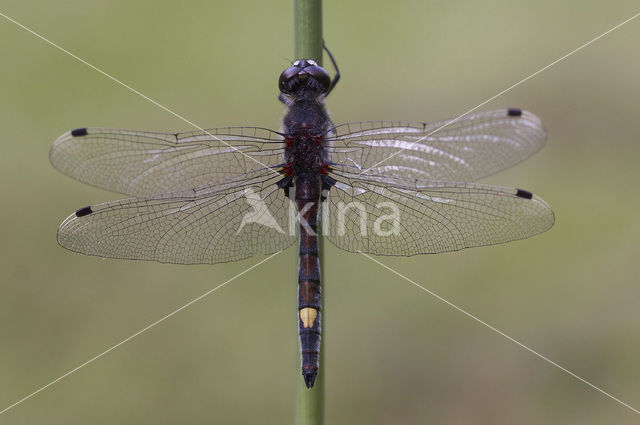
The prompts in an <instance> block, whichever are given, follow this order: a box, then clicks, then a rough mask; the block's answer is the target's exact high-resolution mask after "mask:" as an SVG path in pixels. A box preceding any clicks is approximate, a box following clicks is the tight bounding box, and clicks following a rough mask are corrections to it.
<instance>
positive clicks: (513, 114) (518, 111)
mask: <svg viewBox="0 0 640 425" xmlns="http://www.w3.org/2000/svg"><path fill="white" fill-rule="evenodd" d="M507 115H509V116H510V117H519V116H520V115H522V109H519V108H509V109H507Z"/></svg>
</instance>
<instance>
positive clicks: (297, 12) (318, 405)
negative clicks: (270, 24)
mask: <svg viewBox="0 0 640 425" xmlns="http://www.w3.org/2000/svg"><path fill="white" fill-rule="evenodd" d="M293 3H294V6H293V7H294V33H295V58H296V59H313V60H315V61H316V62H317V63H318V65H320V66H322V0H294V2H293ZM320 229H322V223H321V222H320V221H318V231H320ZM318 233H320V232H318ZM323 247H324V237H322V236H321V235H319V237H318V254H319V257H320V273H321V280H322V281H321V282H320V286H321V288H322V292H323V296H322V299H323V303H322V304H323V305H322V308H321V309H320V311H321V320H322V321H323V324H322V328H321V329H322V335H321V340H320V341H321V342H320V368H319V370H318V376H317V377H316V381H315V385H314V386H313V388H311V389H308V388H307V387H306V386H305V384H304V380H303V379H302V376H301V375H300V354H299V353H298V364H297V367H296V370H297V374H296V385H295V386H296V412H295V424H296V425H322V424H323V423H324V369H325V364H324V351H325V349H324V348H325V346H326V340H325V337H324V322H325V320H324V316H325V308H324V305H325V304H326V303H325V302H324V299H326V296H327V295H326V291H325V287H324V249H323ZM297 277H298V274H297V267H296V283H297V281H298V280H297ZM296 337H297V335H296ZM298 343H299V342H298ZM298 351H299V350H298Z"/></svg>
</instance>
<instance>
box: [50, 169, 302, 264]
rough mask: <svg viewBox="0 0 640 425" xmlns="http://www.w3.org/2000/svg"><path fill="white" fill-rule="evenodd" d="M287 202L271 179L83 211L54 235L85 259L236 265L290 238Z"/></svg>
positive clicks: (287, 242)
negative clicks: (99, 258) (238, 261)
mask: <svg viewBox="0 0 640 425" xmlns="http://www.w3.org/2000/svg"><path fill="white" fill-rule="evenodd" d="M290 207H291V203H290V202H289V200H288V198H286V197H285V196H284V192H283V191H282V189H280V188H279V187H278V186H277V185H276V184H274V183H273V182H264V183H255V184H248V185H245V186H243V185H239V184H238V185H235V186H234V185H228V187H226V188H223V189H220V188H218V189H215V190H202V191H186V192H183V193H172V194H165V195H160V196H154V197H145V198H130V199H124V200H120V201H114V202H108V203H104V204H99V205H94V206H91V207H85V208H82V209H80V210H78V211H77V212H75V213H74V214H72V215H71V216H69V217H68V218H67V219H66V220H65V221H64V222H63V223H62V224H61V225H60V229H59V230H58V242H59V243H60V245H62V246H63V247H65V248H67V249H69V250H71V251H76V252H81V253H83V254H88V255H96V256H100V257H110V258H127V259H135V260H154V261H159V262H161V263H179V264H201V263H208V264H214V263H222V262H227V261H236V260H240V259H243V258H247V257H250V256H252V255H256V254H270V253H274V252H277V251H280V250H283V249H285V248H287V247H289V246H290V245H292V244H293V243H294V242H296V241H297V234H296V233H295V227H293V228H292V229H291V230H290V229H289V228H287V227H284V226H286V225H287V217H288V211H289V208H290Z"/></svg>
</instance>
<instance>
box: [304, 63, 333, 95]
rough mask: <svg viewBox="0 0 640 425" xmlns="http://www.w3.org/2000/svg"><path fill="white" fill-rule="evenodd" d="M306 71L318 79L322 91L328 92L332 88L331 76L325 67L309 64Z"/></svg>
mask: <svg viewBox="0 0 640 425" xmlns="http://www.w3.org/2000/svg"><path fill="white" fill-rule="evenodd" d="M304 72H306V73H307V74H309V75H310V76H311V77H312V78H313V79H314V80H316V81H317V82H318V83H320V85H321V86H322V92H323V93H326V92H328V91H329V88H331V77H329V74H328V73H327V71H325V70H324V68H321V67H319V66H317V65H315V66H307V67H306V68H305V69H304Z"/></svg>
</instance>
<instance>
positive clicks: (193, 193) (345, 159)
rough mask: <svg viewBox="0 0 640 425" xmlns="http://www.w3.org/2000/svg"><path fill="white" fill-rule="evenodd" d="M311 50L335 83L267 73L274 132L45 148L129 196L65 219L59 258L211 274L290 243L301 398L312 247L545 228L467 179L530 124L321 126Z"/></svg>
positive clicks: (317, 280)
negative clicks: (68, 255) (74, 255)
mask: <svg viewBox="0 0 640 425" xmlns="http://www.w3.org/2000/svg"><path fill="white" fill-rule="evenodd" d="M325 51H326V52H327V54H328V56H329V58H330V60H331V62H332V65H333V67H334V69H335V74H334V76H333V78H331V76H330V75H329V73H328V72H327V71H326V70H325V69H324V68H322V67H321V66H319V65H318V63H316V62H315V61H314V60H311V59H303V60H296V61H295V62H293V63H292V64H291V66H289V67H287V68H286V69H285V70H284V71H283V72H282V73H281V75H280V78H279V82H278V85H279V91H280V93H279V100H280V101H281V102H282V103H284V104H285V106H286V113H285V116H284V118H283V121H282V127H281V129H280V130H279V131H274V130H270V129H266V128H260V127H223V128H213V129H207V130H203V131H200V130H198V131H191V132H184V133H162V132H150V131H136V130H121V129H113V128H77V129H75V130H72V131H69V132H67V133H65V134H63V135H62V136H60V137H59V138H58V139H57V140H56V141H55V142H54V144H53V146H52V148H51V152H50V160H51V163H52V164H53V166H54V167H55V168H57V169H58V170H60V171H61V172H63V173H64V174H67V175H69V176H71V177H73V178H75V179H77V180H80V181H82V182H85V183H88V184H91V185H94V186H97V187H100V188H104V189H108V190H111V191H114V192H118V193H121V194H125V195H127V196H129V197H128V198H126V199H122V200H117V201H112V202H106V203H102V204H97V205H91V206H87V207H84V208H81V209H79V210H77V211H76V212H74V213H73V214H71V215H70V216H69V217H67V218H66V219H65V220H64V221H63V222H62V224H61V225H60V228H59V230H58V234H57V239H58V242H59V244H60V245H62V246H63V247H64V248H66V249H69V250H71V251H75V252H79V253H83V254H88V255H95V256H99V257H106V258H122V259H135V260H151V261H157V262H161V263H176V264H216V263H224V262H229V261H237V260H241V259H244V258H248V257H251V256H254V255H260V254H265V255H268V254H274V253H277V252H279V251H282V250H284V249H286V248H288V247H290V246H292V245H294V244H296V243H297V244H298V246H299V266H298V333H299V338H300V347H299V348H300V352H301V372H302V377H303V379H304V383H305V385H306V387H307V388H311V387H313V385H314V383H315V380H316V376H317V373H318V368H319V367H320V364H319V353H320V346H321V323H322V320H321V314H322V312H321V307H322V288H321V281H322V279H321V270H320V259H319V250H318V238H319V237H320V236H323V237H326V238H327V239H328V240H329V241H330V242H331V243H332V244H333V245H335V246H336V247H337V248H339V249H342V250H345V251H348V252H360V253H366V254H374V255H385V256H412V255H416V254H435V253H441V252H449V251H456V250H460V249H463V248H469V247H476V246H483V245H493V244H500V243H504V242H508V241H513V240H518V239H524V238H528V237H530V236H533V235H536V234H539V233H542V232H544V231H546V230H548V229H549V228H550V227H551V226H552V225H553V223H554V215H553V211H552V210H551V208H550V207H549V205H547V204H546V203H545V202H544V201H543V200H542V199H541V198H539V197H538V196H536V195H534V194H533V193H532V192H530V191H527V190H523V189H515V188H508V187H499V186H490V185H485V184H477V183H472V182H473V181H475V180H477V179H480V178H482V177H485V176H488V175H491V174H494V173H496V172H498V171H500V170H503V169H506V168H508V167H510V166H512V165H514V164H517V163H519V162H520V161H522V160H524V159H525V158H527V157H529V156H530V155H532V154H534V153H535V152H536V151H538V150H539V149H540V148H541V147H542V146H543V145H544V143H545V141H546V132H545V130H544V128H543V126H542V123H541V121H540V119H539V118H538V117H536V116H535V115H534V114H532V113H530V112H527V111H524V110H521V109H517V108H509V109H499V110H494V111H486V112H478V113H473V114H468V115H465V116H462V117H458V118H454V119H448V120H444V121H436V122H421V123H405V122H396V121H365V122H352V123H347V124H341V125H334V124H333V123H332V122H331V120H330V119H329V116H328V112H327V109H326V105H325V99H326V97H327V96H328V95H329V94H330V93H331V91H332V90H333V89H334V88H335V87H336V84H337V83H338V80H339V79H340V70H339V68H338V65H337V64H336V61H335V59H334V58H333V56H332V54H331V52H330V51H329V50H328V49H327V48H326V47H325Z"/></svg>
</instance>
